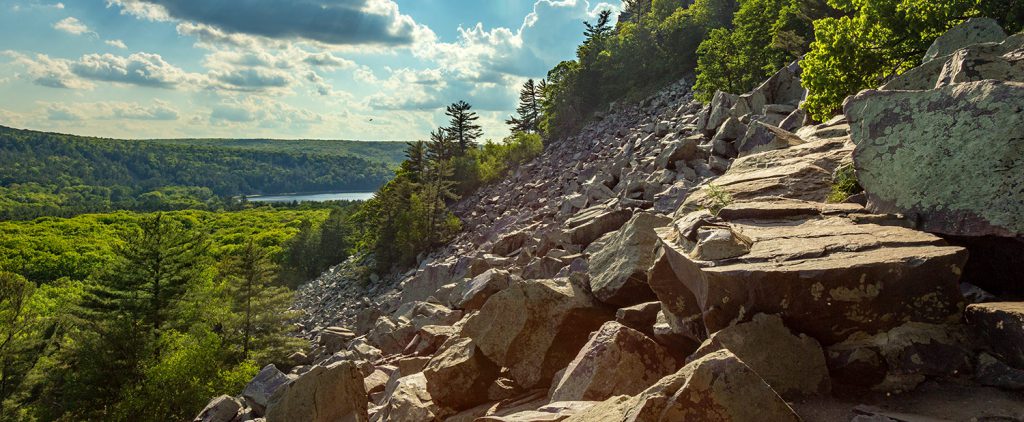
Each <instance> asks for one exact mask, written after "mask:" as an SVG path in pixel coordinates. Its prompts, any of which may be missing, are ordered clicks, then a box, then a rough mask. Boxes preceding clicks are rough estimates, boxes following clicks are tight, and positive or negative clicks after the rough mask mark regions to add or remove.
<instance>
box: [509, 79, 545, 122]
mask: <svg viewBox="0 0 1024 422" xmlns="http://www.w3.org/2000/svg"><path fill="white" fill-rule="evenodd" d="M541 83H543V81H541ZM540 102H541V90H540V89H539V87H538V85H537V84H535V83H534V82H533V79H528V80H527V81H526V83H524V84H523V88H522V89H520V90H519V106H518V107H516V114H518V116H512V117H509V119H508V120H506V121H505V123H506V124H508V125H509V126H511V127H512V131H513V132H526V133H537V131H538V128H539V125H540Z"/></svg>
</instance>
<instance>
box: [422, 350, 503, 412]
mask: <svg viewBox="0 0 1024 422" xmlns="http://www.w3.org/2000/svg"><path fill="white" fill-rule="evenodd" d="M441 350H442V351H441V353H439V354H437V356H434V358H433V359H431V360H430V363H428V364H427V366H426V367H425V368H424V369H423V376H424V377H425V378H426V379H427V391H428V392H429V393H430V397H432V398H433V400H434V403H437V404H438V405H439V406H444V407H447V408H451V409H455V410H463V409H468V408H470V407H473V406H476V405H478V404H480V403H483V402H486V401H487V387H488V386H490V385H491V383H492V382H494V380H496V379H498V373H499V372H500V371H501V368H499V367H498V366H497V365H495V364H494V362H491V361H490V360H488V359H487V357H486V356H484V355H483V353H482V352H481V351H480V349H478V348H477V347H476V344H474V343H473V340H471V339H468V338H452V339H450V340H449V341H448V342H447V343H445V345H444V346H442V348H441Z"/></svg>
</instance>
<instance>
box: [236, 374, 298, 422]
mask: <svg viewBox="0 0 1024 422" xmlns="http://www.w3.org/2000/svg"><path fill="white" fill-rule="evenodd" d="M289 381H291V378H288V376H287V375H285V374H284V373H283V372H281V371H279V370H278V369H277V367H276V366H274V364H270V365H267V366H265V367H263V369H262V370H260V372H259V373H258V374H256V377H255V378H253V379H252V381H249V384H247V385H246V386H245V390H243V391H242V397H244V398H245V401H246V403H247V404H248V405H249V407H251V408H252V409H253V410H254V411H255V412H256V413H259V414H261V415H262V414H263V412H264V411H265V410H266V408H267V402H269V401H270V397H272V396H273V395H274V393H276V392H277V390H278V389H280V388H281V387H283V386H284V385H285V384H288V382H289Z"/></svg>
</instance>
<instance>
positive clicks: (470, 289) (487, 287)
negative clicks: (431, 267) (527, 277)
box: [458, 269, 518, 312]
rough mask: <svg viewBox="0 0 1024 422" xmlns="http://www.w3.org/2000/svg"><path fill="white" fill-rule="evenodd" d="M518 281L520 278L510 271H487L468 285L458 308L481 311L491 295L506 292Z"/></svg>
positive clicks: (464, 288)
mask: <svg viewBox="0 0 1024 422" xmlns="http://www.w3.org/2000/svg"><path fill="white" fill-rule="evenodd" d="M517 280H518V277H515V276H513V275H511V274H509V273H508V271H504V270H498V269H490V270H487V271H485V272H484V273H483V274H480V275H478V276H476V277H473V278H472V279H471V280H469V282H468V283H466V285H465V286H464V287H463V290H462V299H461V300H460V301H459V305H458V307H459V308H462V309H463V310H465V311H467V312H469V311H475V310H477V309H480V308H481V307H482V306H484V303H485V302H487V299H488V298H490V297H491V295H493V294H495V293H498V292H500V291H502V290H504V289H505V288H506V287H508V286H509V285H511V284H512V283H513V282H517Z"/></svg>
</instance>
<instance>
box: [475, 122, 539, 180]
mask: <svg viewBox="0 0 1024 422" xmlns="http://www.w3.org/2000/svg"><path fill="white" fill-rule="evenodd" d="M543 151H544V144H543V142H542V141H541V138H540V135H538V134H535V133H525V132H513V133H512V134H511V135H509V136H508V137H507V138H505V139H504V140H503V141H502V142H501V143H495V142H486V143H484V144H483V145H481V147H480V149H479V150H478V151H477V162H478V163H479V167H480V181H481V182H483V183H491V182H494V181H497V180H498V179H500V178H501V177H502V176H504V175H505V174H507V173H508V172H509V171H511V170H512V169H515V168H516V167H518V166H519V165H520V164H523V163H525V162H527V161H530V160H532V159H533V158H534V157H536V156H538V155H540V153H541V152H543Z"/></svg>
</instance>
